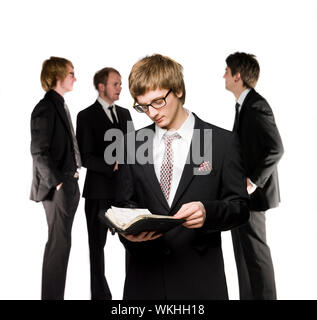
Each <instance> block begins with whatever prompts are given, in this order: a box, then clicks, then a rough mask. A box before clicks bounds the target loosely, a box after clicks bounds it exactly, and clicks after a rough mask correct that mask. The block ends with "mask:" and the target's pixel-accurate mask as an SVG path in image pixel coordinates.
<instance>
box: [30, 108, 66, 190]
mask: <svg viewBox="0 0 317 320" xmlns="http://www.w3.org/2000/svg"><path fill="white" fill-rule="evenodd" d="M54 123H55V114H54V108H53V106H51V105H47V104H41V105H38V106H37V107H36V108H35V109H34V111H33V112H32V115H31V154H32V158H33V162H34V164H35V166H36V168H37V170H38V171H39V173H40V175H41V179H42V181H43V182H44V183H45V185H46V186H47V188H49V189H51V188H54V187H56V186H57V185H58V184H60V183H61V182H62V181H63V178H62V173H61V172H60V170H59V169H58V168H57V167H56V165H55V162H54V160H53V158H52V155H51V140H52V137H53V135H54Z"/></svg>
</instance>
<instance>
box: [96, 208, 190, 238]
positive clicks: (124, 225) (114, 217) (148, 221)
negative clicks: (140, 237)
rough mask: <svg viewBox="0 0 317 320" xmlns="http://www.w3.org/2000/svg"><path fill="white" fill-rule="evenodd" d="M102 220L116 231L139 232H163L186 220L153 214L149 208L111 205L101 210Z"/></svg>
mask: <svg viewBox="0 0 317 320" xmlns="http://www.w3.org/2000/svg"><path fill="white" fill-rule="evenodd" d="M100 218H101V220H102V221H103V222H104V223H105V224H106V225H107V226H108V227H110V229H111V230H112V231H113V232H114V231H116V232H119V233H125V234H138V233H140V232H143V231H156V232H157V233H163V232H166V231H169V230H170V229H172V228H174V227H176V226H178V225H180V224H182V223H184V222H185V220H184V219H175V218H173V217H171V216H165V215H158V214H152V213H151V212H150V211H149V210H147V209H134V208H133V209H131V208H118V207H113V206H112V207H111V208H110V209H108V210H107V211H106V212H104V211H101V212H100Z"/></svg>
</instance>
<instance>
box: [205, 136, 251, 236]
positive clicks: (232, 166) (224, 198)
mask: <svg viewBox="0 0 317 320" xmlns="http://www.w3.org/2000/svg"><path fill="white" fill-rule="evenodd" d="M246 190H247V186H246V176H245V173H244V168H243V164H242V156H241V150H240V146H239V142H238V138H237V136H236V135H234V134H232V135H231V137H230V142H229V143H228V145H227V151H226V152H225V154H224V160H223V166H222V168H221V183H220V190H219V200H216V201H208V200H205V201H202V203H203V204H204V206H205V209H206V220H205V223H204V225H203V227H202V229H203V230H205V231H226V230H230V229H233V228H235V227H238V226H239V225H242V224H244V223H246V222H247V221H248V219H249V215H250V213H249V209H248V199H249V197H248V194H247V191H246Z"/></svg>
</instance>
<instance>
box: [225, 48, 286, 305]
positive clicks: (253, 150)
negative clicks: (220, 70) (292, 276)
mask: <svg viewBox="0 0 317 320" xmlns="http://www.w3.org/2000/svg"><path fill="white" fill-rule="evenodd" d="M226 63H227V67H226V72H225V74H224V79H225V85H226V89H227V90H229V91H231V92H232V93H233V94H234V96H235V98H236V116H235V121H234V127H233V131H234V132H236V133H237V134H238V137H239V140H240V144H241V148H242V155H243V161H244V166H245V169H246V174H247V190H248V193H249V195H250V202H249V207H250V211H251V212H250V220H249V222H248V223H247V224H246V225H244V226H242V227H240V228H237V229H234V230H232V232H231V234H232V241H233V247H234V253H235V259H236V264H237V270H238V278H239V289H240V299H243V300H254V299H257V300H264V299H265V300H274V299H276V288H275V279H274V270H273V263H272V258H271V253H270V248H269V246H268V245H267V241H266V227H265V211H266V210H268V209H271V208H274V207H277V206H278V204H279V202H280V192H279V184H278V175H277V164H278V162H279V160H280V159H281V157H282V155H283V152H284V150H283V144H282V141H281V137H280V134H279V131H278V129H277V126H276V123H275V119H274V116H273V112H272V109H271V108H270V106H269V104H268V103H267V101H266V100H265V99H264V98H263V97H262V96H260V95H259V94H258V93H257V92H256V91H255V90H254V88H255V86H256V83H257V81H258V78H259V73H260V67H259V64H258V61H257V60H256V57H255V56H254V55H251V54H246V53H244V52H236V53H234V54H231V55H229V56H228V57H227V59H226Z"/></svg>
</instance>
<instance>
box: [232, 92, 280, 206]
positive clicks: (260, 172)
mask: <svg viewBox="0 0 317 320" xmlns="http://www.w3.org/2000/svg"><path fill="white" fill-rule="evenodd" d="M237 133H238V136H239V140H240V144H241V148H242V155H243V160H244V165H245V169H246V174H247V177H249V178H250V179H251V181H252V182H254V183H255V184H256V185H257V186H258V187H257V189H256V190H255V192H254V193H252V194H251V196H250V209H251V210H255V211H265V210H267V209H270V208H274V207H277V206H278V204H279V202H280V190H279V183H278V174H277V164H278V162H279V160H280V159H281V157H282V155H283V153H284V149H283V144H282V140H281V137H280V134H279V131H278V129H277V126H276V123H275V119H274V115H273V111H272V109H271V107H270V106H269V104H268V103H267V101H266V100H265V99H264V98H263V97H262V96H261V95H259V94H258V93H257V92H256V91H255V90H254V89H252V90H251V91H250V92H249V93H248V95H247V96H246V98H245V100H244V102H243V104H242V106H241V111H240V115H239V122H238V127H237Z"/></svg>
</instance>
